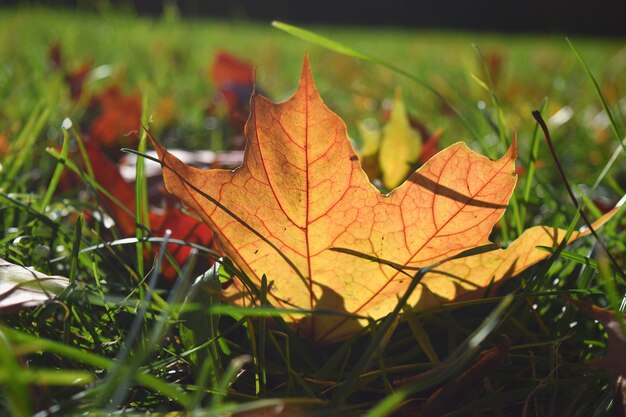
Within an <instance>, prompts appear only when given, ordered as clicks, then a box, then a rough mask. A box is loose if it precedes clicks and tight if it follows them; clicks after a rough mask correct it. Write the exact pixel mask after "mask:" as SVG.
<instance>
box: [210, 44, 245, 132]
mask: <svg viewBox="0 0 626 417" xmlns="http://www.w3.org/2000/svg"><path fill="white" fill-rule="evenodd" d="M211 80H212V81H213V84H214V85H215V87H217V89H218V91H219V94H220V96H221V98H222V100H223V101H224V103H225V104H226V108H227V109H228V117H229V119H230V123H231V125H232V126H233V127H234V128H235V130H236V131H237V132H241V131H243V127H244V125H245V123H246V120H247V118H248V113H249V105H250V96H251V95H252V93H253V92H254V67H253V66H252V65H250V64H249V63H247V62H245V61H243V60H241V59H239V58H237V57H236V56H234V55H232V54H230V53H228V52H226V51H219V52H218V53H217V54H216V56H215V61H214V63H213V66H212V67H211Z"/></svg>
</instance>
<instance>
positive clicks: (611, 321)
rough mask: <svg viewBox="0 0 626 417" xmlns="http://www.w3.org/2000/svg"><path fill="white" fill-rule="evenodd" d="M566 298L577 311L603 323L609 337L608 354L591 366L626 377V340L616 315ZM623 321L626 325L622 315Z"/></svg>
mask: <svg viewBox="0 0 626 417" xmlns="http://www.w3.org/2000/svg"><path fill="white" fill-rule="evenodd" d="M566 298H567V300H568V301H569V302H570V303H572V304H573V305H574V306H575V307H576V308H577V309H579V310H580V311H582V312H583V313H585V314H586V315H588V316H590V317H592V318H593V319H595V320H597V321H599V322H600V323H602V325H603V326H604V329H605V330H606V334H607V336H608V340H607V344H606V352H605V353H604V356H603V357H601V358H598V359H593V360H592V361H590V362H589V364H590V365H592V366H595V367H597V368H601V369H604V370H605V371H607V372H608V373H610V374H611V375H614V376H621V377H626V339H625V338H624V333H622V329H621V326H620V323H619V321H618V319H617V315H616V313H615V312H614V311H610V310H603V309H601V308H600V307H598V306H596V305H593V304H590V303H584V302H582V301H577V300H574V299H573V298H571V297H566ZM622 321H624V322H625V323H626V315H622Z"/></svg>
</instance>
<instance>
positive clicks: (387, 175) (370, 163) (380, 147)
mask: <svg viewBox="0 0 626 417" xmlns="http://www.w3.org/2000/svg"><path fill="white" fill-rule="evenodd" d="M383 122H384V126H383V128H382V129H381V128H379V127H378V124H377V123H376V122H375V121H373V120H366V121H364V122H361V123H359V124H358V125H357V128H358V131H359V135H360V137H361V147H360V148H359V152H358V153H359V157H360V158H361V165H362V167H363V170H364V171H365V172H366V173H367V174H368V176H369V177H370V178H372V179H376V178H379V176H380V175H381V174H382V183H383V185H384V186H385V188H387V189H393V188H395V187H397V186H398V185H400V184H401V183H402V182H403V181H404V180H405V179H406V178H407V177H408V176H409V174H410V173H412V172H413V171H414V170H415V168H416V167H417V166H419V165H423V164H425V163H426V162H427V161H428V160H429V159H430V158H432V157H433V156H434V155H435V154H436V153H437V152H439V145H438V143H439V139H440V138H441V134H442V133H443V130H442V129H437V130H436V131H435V132H433V133H431V132H430V131H429V130H428V129H427V128H426V126H425V125H424V124H423V123H421V122H419V121H418V120H417V119H415V118H414V117H412V116H411V115H409V114H408V112H407V110H406V105H405V103H404V99H403V96H402V91H401V90H400V88H397V89H396V94H395V98H394V100H393V106H392V107H391V110H390V111H387V112H385V115H384V116H383Z"/></svg>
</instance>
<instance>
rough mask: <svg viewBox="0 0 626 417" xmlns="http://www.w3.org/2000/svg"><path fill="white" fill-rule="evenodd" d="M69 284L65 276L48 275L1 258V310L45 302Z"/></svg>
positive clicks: (33, 305)
mask: <svg viewBox="0 0 626 417" xmlns="http://www.w3.org/2000/svg"><path fill="white" fill-rule="evenodd" d="M68 285H69V280H68V279H67V278H65V277H61V276H50V275H46V274H43V273H41V272H39V271H36V270H34V269H33V268H26V267H24V266H20V265H16V264H13V263H11V262H8V261H6V260H4V259H2V258H0V312H7V311H12V310H15V309H19V308H23V307H36V306H39V305H42V304H45V303H47V302H48V301H50V300H53V299H54V298H55V297H56V296H57V295H59V294H60V293H61V292H62V291H63V290H64V289H65V288H66V287H67V286H68Z"/></svg>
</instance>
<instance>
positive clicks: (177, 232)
mask: <svg viewBox="0 0 626 417" xmlns="http://www.w3.org/2000/svg"><path fill="white" fill-rule="evenodd" d="M85 149H86V151H87V155H88V157H89V161H90V163H91V165H92V166H93V167H95V168H96V169H94V176H95V180H96V182H98V184H100V185H101V186H102V187H103V188H104V189H105V190H107V191H108V192H109V193H110V194H111V195H112V196H113V197H115V199H117V201H118V202H120V203H122V204H123V205H124V206H120V204H118V203H116V202H115V201H113V200H111V199H110V198H108V197H107V196H106V195H104V194H102V195H101V197H102V199H103V200H104V209H105V211H106V212H107V213H108V214H109V215H110V216H111V217H112V218H113V219H114V220H115V222H116V223H117V224H118V225H119V227H120V229H121V230H122V232H123V233H124V234H125V235H126V236H134V235H135V230H136V222H135V187H134V185H133V184H130V183H128V182H126V181H125V180H124V178H123V177H122V175H121V174H120V172H119V170H118V168H117V165H116V164H115V163H114V162H113V161H111V160H110V159H109V158H107V157H106V156H105V155H104V154H103V153H102V152H101V151H100V149H99V148H98V147H97V146H96V145H94V144H93V143H89V142H86V143H85ZM150 227H151V229H152V230H151V231H152V233H153V234H154V235H155V236H163V235H164V234H165V231H166V230H168V229H169V230H171V232H172V234H171V238H172V239H178V240H183V241H187V242H191V243H196V244H199V245H203V246H206V247H211V246H212V244H213V232H212V231H211V229H210V228H209V227H208V226H207V225H206V224H205V223H203V222H202V221H201V220H199V219H198V218H196V217H194V216H190V215H188V214H185V213H183V212H182V211H181V210H180V209H178V208H175V207H170V206H166V207H165V209H164V211H163V212H162V213H158V212H157V211H156V210H155V209H151V211H150ZM167 249H168V252H169V253H171V254H172V256H174V259H175V260H176V262H177V263H178V264H179V265H183V264H184V263H185V262H186V260H187V258H188V257H189V254H190V252H191V247H189V246H184V245H179V244H176V243H170V244H168V245H167ZM157 250H158V246H155V247H154V251H155V252H156V251H157ZM146 257H152V255H151V254H150V253H147V254H146ZM209 265H210V262H209V263H207V264H206V265H204V266H206V267H208V266H209ZM161 274H162V275H163V276H164V277H165V278H166V279H167V280H170V281H171V280H173V279H175V278H176V276H177V274H176V270H175V269H174V267H173V265H172V264H171V263H170V262H168V261H165V262H164V264H163V266H162V270H161Z"/></svg>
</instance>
